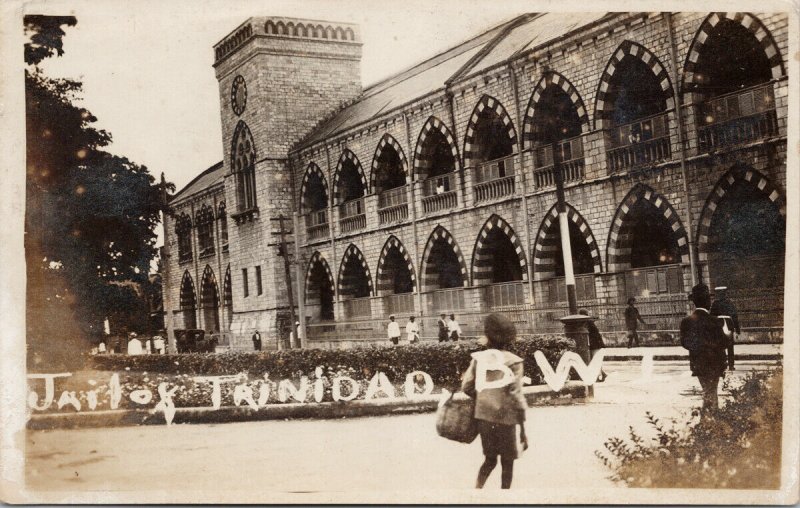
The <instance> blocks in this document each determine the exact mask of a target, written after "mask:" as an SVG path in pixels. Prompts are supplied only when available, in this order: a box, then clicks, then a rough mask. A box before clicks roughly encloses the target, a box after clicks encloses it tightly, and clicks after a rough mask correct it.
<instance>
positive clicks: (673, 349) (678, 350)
mask: <svg viewBox="0 0 800 508" xmlns="http://www.w3.org/2000/svg"><path fill="white" fill-rule="evenodd" d="M734 351H735V354H736V355H737V356H740V355H741V356H746V355H759V356H762V355H782V354H783V344H737V345H736V347H735V349H734ZM605 354H606V356H617V357H618V356H631V357H636V356H643V355H649V354H652V355H653V356H656V357H658V356H685V357H687V358H688V357H689V352H688V351H687V350H686V349H684V348H682V347H680V346H647V347H633V348H627V347H608V348H605Z"/></svg>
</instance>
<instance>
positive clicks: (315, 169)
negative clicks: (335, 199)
mask: <svg viewBox="0 0 800 508" xmlns="http://www.w3.org/2000/svg"><path fill="white" fill-rule="evenodd" d="M337 170H338V167H337ZM312 178H316V179H318V180H319V182H320V183H321V184H322V188H323V189H325V201H326V202H327V201H328V199H329V197H330V193H329V192H328V180H326V179H325V174H324V173H323V172H322V170H321V169H320V168H319V166H317V165H316V164H315V163H313V162H311V163H309V165H308V168H306V172H305V174H304V175H303V183H302V184H301V185H300V199H301V200H302V203H301V208H306V207H308V199H306V198H307V193H308V188H309V184H310V182H311V179H312Z"/></svg>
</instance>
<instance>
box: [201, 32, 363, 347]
mask: <svg viewBox="0 0 800 508" xmlns="http://www.w3.org/2000/svg"><path fill="white" fill-rule="evenodd" d="M360 64H361V41H360V36H359V31H358V27H357V26H356V25H350V24H344V23H331V22H320V21H311V20H302V19H293V18H284V17H254V18H250V19H248V20H247V21H245V22H244V23H242V24H241V25H240V26H239V27H238V28H236V29H235V30H234V31H233V32H231V33H230V34H229V35H228V36H227V37H225V38H224V39H222V40H221V41H220V42H219V43H217V44H216V45H215V46H214V69H215V71H216V76H217V80H218V82H219V94H220V117H221V120H222V146H223V150H224V172H225V201H226V208H227V212H228V214H229V215H230V219H231V220H229V232H228V234H229V241H230V247H229V248H230V257H229V259H230V260H231V265H230V269H231V281H232V293H233V295H232V296H233V319H232V322H231V331H232V332H233V334H234V335H235V336H238V337H240V340H241V337H250V335H252V333H253V332H254V331H255V330H258V331H259V332H260V334H261V336H262V337H263V338H264V339H265V341H267V342H269V341H270V340H274V339H276V338H282V339H285V338H286V337H288V333H289V331H290V330H291V323H289V322H288V321H289V320H288V315H289V309H288V301H287V298H286V293H287V283H289V281H287V280H286V277H285V272H284V267H283V260H282V259H281V258H280V257H279V256H278V247H277V245H275V243H276V237H275V235H273V234H272V233H273V230H274V228H275V225H274V222H275V221H272V220H270V219H272V218H275V217H278V216H279V215H284V216H286V217H291V215H292V212H293V211H294V210H295V208H296V206H295V205H294V204H293V203H292V196H293V191H294V190H293V189H292V173H291V168H290V167H289V159H288V153H289V149H290V147H291V146H292V145H293V144H294V143H296V142H297V141H299V140H300V139H301V138H302V137H303V136H304V135H305V134H307V133H308V132H309V131H310V130H311V129H312V128H313V127H314V126H315V125H316V124H317V123H318V122H319V120H320V119H321V118H324V117H326V116H327V115H329V114H330V113H331V112H333V111H335V110H336V109H338V108H339V107H341V106H342V105H343V104H344V103H346V102H348V101H351V100H352V99H354V98H356V97H357V96H358V95H359V94H360V93H361V73H360ZM290 250H293V249H290ZM292 283H294V282H292ZM294 288H296V286H294ZM295 295H296V298H300V297H302V295H297V292H296V291H295Z"/></svg>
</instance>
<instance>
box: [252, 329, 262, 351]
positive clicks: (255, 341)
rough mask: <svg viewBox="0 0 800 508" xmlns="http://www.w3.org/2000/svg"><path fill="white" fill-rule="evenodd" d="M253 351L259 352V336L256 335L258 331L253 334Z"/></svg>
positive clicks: (258, 334)
mask: <svg viewBox="0 0 800 508" xmlns="http://www.w3.org/2000/svg"><path fill="white" fill-rule="evenodd" d="M253 349H254V350H255V351H261V334H260V333H258V330H256V331H255V333H254V334H253Z"/></svg>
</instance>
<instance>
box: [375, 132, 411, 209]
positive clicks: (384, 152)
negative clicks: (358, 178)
mask: <svg viewBox="0 0 800 508" xmlns="http://www.w3.org/2000/svg"><path fill="white" fill-rule="evenodd" d="M371 178H372V181H371V183H372V188H373V189H374V191H375V192H377V193H378V217H379V219H380V222H381V224H385V223H388V222H394V221H399V220H403V219H405V218H407V217H408V195H407V194H406V181H407V178H406V157H405V155H404V154H403V149H402V148H401V147H400V144H399V143H397V141H396V140H395V139H394V138H393V137H392V136H390V135H388V134H386V135H384V136H383V138H382V139H381V141H380V142H379V143H378V147H377V148H376V150H375V156H374V157H373V159H372V173H371Z"/></svg>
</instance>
